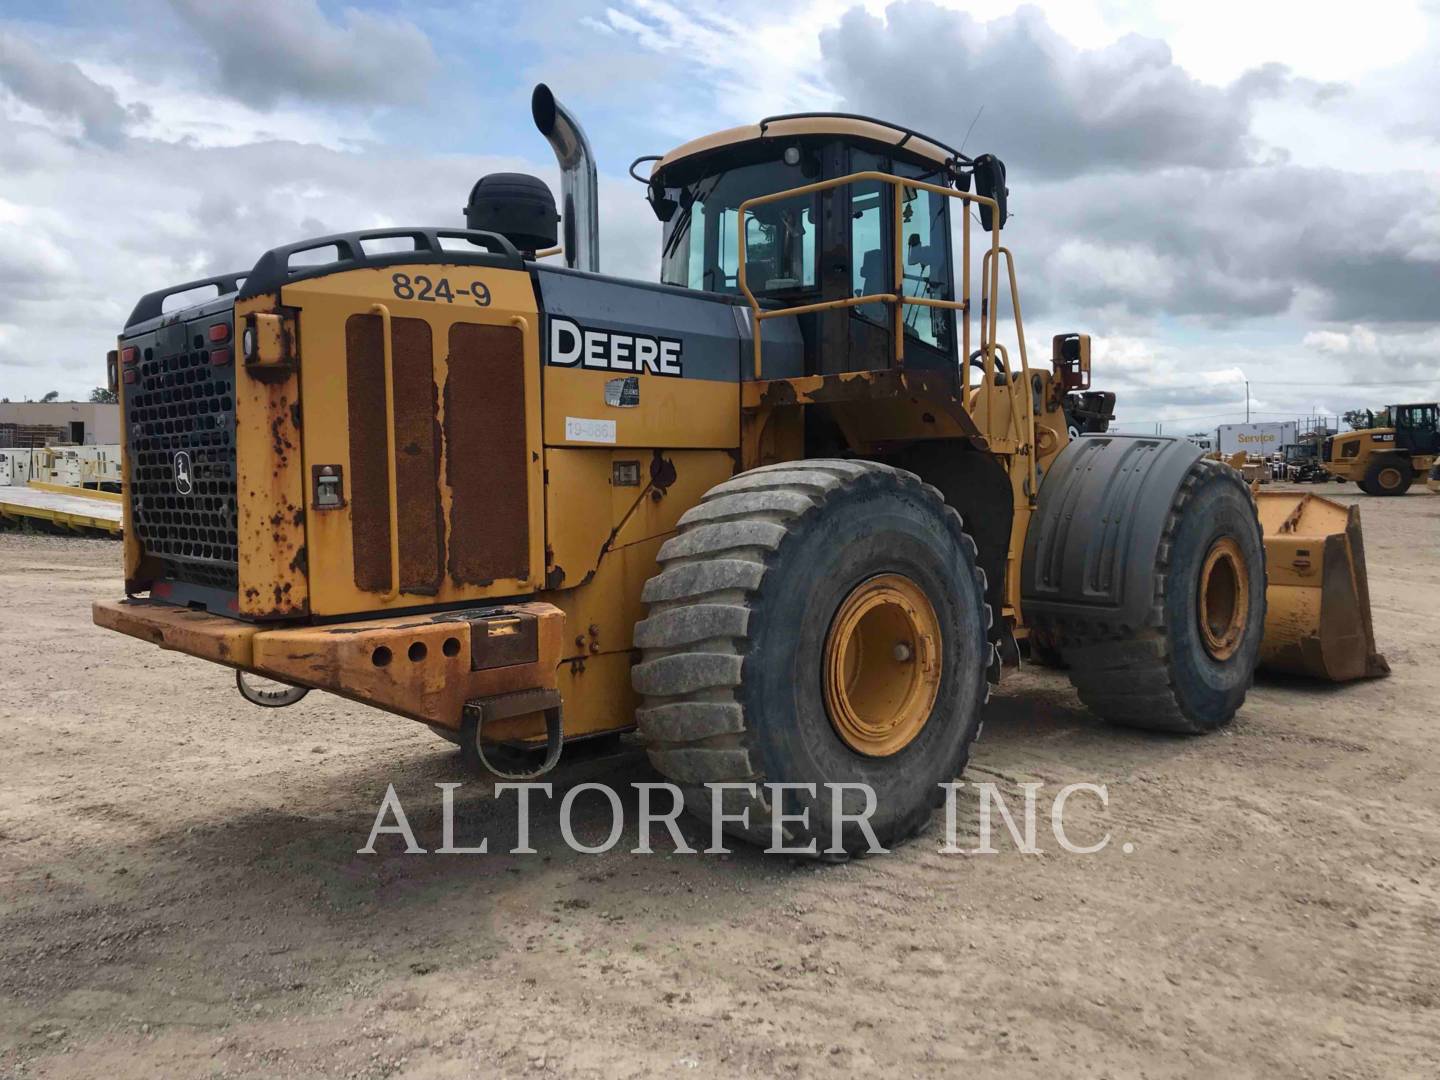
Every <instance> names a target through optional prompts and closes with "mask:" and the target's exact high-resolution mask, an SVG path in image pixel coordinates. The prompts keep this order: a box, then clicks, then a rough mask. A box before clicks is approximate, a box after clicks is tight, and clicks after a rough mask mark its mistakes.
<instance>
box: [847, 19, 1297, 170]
mask: <svg viewBox="0 0 1440 1080" xmlns="http://www.w3.org/2000/svg"><path fill="white" fill-rule="evenodd" d="M820 47H821V53H822V56H823V62H824V67H825V72H826V74H827V76H828V77H829V80H830V82H831V84H832V85H833V86H834V87H835V89H836V90H837V91H838V92H839V93H840V95H841V97H842V98H843V99H844V102H845V104H846V107H851V108H857V109H858V108H859V107H860V106H862V105H868V106H871V107H873V106H874V105H875V103H877V102H883V103H884V104H885V108H884V109H883V112H884V113H885V114H886V115H897V114H898V115H901V116H904V117H905V118H906V119H907V120H908V121H909V122H910V123H912V124H914V125H915V126H916V127H918V128H920V129H921V130H922V131H930V132H933V133H934V134H935V135H937V136H939V137H941V138H947V139H950V140H952V141H953V142H955V143H958V142H959V141H960V139H961V138H963V137H964V134H965V129H966V127H967V126H968V125H969V123H970V121H971V119H972V118H973V117H974V116H975V114H976V112H977V110H979V109H980V107H981V106H984V110H985V111H984V113H983V115H982V116H981V119H980V121H979V123H978V124H977V126H976V130H975V132H974V134H973V135H972V137H971V146H970V147H969V148H970V149H972V150H973V149H974V148H976V147H979V148H982V149H991V148H994V147H999V146H1003V147H1004V154H1003V155H1002V156H1004V157H1005V158H1006V160H1007V162H1009V163H1013V164H1014V165H1016V166H1018V167H1020V168H1023V169H1025V170H1026V171H1028V172H1030V173H1031V174H1033V175H1061V176H1068V175H1074V174H1076V173H1082V172H1086V171H1090V170H1093V169H1154V168H1160V167H1164V166H1169V165H1204V166H1208V167H1211V168H1216V167H1227V166H1233V165H1240V164H1244V163H1245V162H1247V161H1249V160H1251V159H1252V157H1253V156H1254V154H1255V150H1256V147H1255V145H1254V142H1253V140H1252V139H1251V138H1250V136H1249V127H1250V105H1251V103H1252V102H1253V101H1254V100H1256V99H1257V98H1258V97H1260V96H1264V95H1269V94H1274V93H1277V92H1280V91H1281V90H1283V88H1284V87H1285V85H1286V83H1287V78H1286V76H1285V73H1284V69H1283V68H1280V67H1278V66H1268V67H1266V68H1261V69H1259V70H1257V71H1255V72H1252V73H1250V74H1249V75H1247V76H1244V77H1242V78H1241V79H1239V80H1237V81H1236V82H1235V83H1233V84H1231V85H1230V86H1228V87H1224V88H1219V87H1214V86H1208V85H1206V84H1204V83H1201V82H1199V81H1197V80H1196V79H1194V78H1192V77H1191V76H1190V75H1189V74H1188V73H1187V72H1186V71H1185V70H1184V69H1183V68H1181V67H1179V66H1178V65H1176V64H1175V62H1174V60H1173V59H1172V57H1171V55H1170V48H1169V46H1168V45H1166V44H1165V43H1164V42H1163V41H1156V40H1154V39H1151V38H1142V37H1139V36H1136V35H1133V34H1132V35H1129V36H1126V37H1124V38H1121V39H1120V40H1119V41H1117V42H1115V43H1114V44H1113V45H1109V46H1107V47H1105V48H1103V49H1080V48H1077V47H1076V46H1075V45H1072V44H1071V43H1070V42H1068V41H1066V40H1065V39H1064V38H1062V37H1061V36H1060V35H1059V34H1057V33H1056V32H1055V31H1054V30H1053V29H1052V28H1051V27H1050V25H1049V23H1048V22H1046V20H1045V16H1044V15H1043V14H1042V13H1041V12H1040V11H1039V10H1038V9H1036V8H1031V7H1024V8H1020V9H1019V10H1018V11H1016V12H1015V14H1013V15H1007V16H1003V17H1001V18H997V19H994V20H992V21H990V22H982V21H980V20H979V19H976V18H974V17H973V16H971V15H968V14H966V13H964V12H956V11H947V10H945V9H943V8H939V7H936V6H935V5H933V4H930V3H927V2H925V0H908V2H904V3H897V4H894V5H892V6H891V7H889V8H888V9H887V11H886V18H885V19H884V20H881V19H878V18H876V17H875V16H872V15H869V14H867V13H866V12H864V11H863V10H860V9H858V8H857V9H854V10H852V11H850V12H848V13H847V14H846V15H845V16H844V17H843V18H842V19H841V21H840V24H839V26H837V27H835V28H834V29H831V30H826V31H824V32H823V33H821V35H820ZM901 73H903V74H901Z"/></svg>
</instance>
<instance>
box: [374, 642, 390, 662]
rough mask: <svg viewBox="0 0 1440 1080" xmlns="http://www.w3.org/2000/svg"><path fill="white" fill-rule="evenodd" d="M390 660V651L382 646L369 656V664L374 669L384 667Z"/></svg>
mask: <svg viewBox="0 0 1440 1080" xmlns="http://www.w3.org/2000/svg"><path fill="white" fill-rule="evenodd" d="M390 658H391V654H390V650H389V648H387V647H386V646H384V645H381V646H380V647H379V648H378V649H376V650H375V651H374V652H372V653H371V654H370V662H371V663H372V664H374V665H375V666H376V667H384V666H385V665H386V664H388V663H390Z"/></svg>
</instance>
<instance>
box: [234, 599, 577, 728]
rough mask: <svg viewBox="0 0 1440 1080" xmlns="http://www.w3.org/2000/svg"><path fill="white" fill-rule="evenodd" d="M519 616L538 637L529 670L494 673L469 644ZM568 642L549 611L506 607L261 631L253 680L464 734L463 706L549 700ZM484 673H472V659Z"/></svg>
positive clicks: (484, 655)
mask: <svg viewBox="0 0 1440 1080" xmlns="http://www.w3.org/2000/svg"><path fill="white" fill-rule="evenodd" d="M514 616H522V617H524V618H526V619H528V620H530V622H531V624H532V625H533V626H534V628H535V643H536V648H535V654H534V657H533V659H531V660H530V661H529V662H521V663H514V664H505V665H501V666H495V665H493V664H492V663H491V661H492V659H493V658H492V657H491V656H490V653H489V650H488V649H487V648H486V647H485V646H484V645H482V644H477V643H475V642H473V641H472V635H474V634H475V633H476V632H477V629H476V628H477V627H479V628H481V629H485V628H486V626H487V623H488V622H490V621H492V620H495V619H499V620H502V621H508V619H510V618H512V617H514ZM564 638H565V617H564V615H563V614H562V613H561V612H560V610H559V609H558V608H556V607H554V606H552V605H550V604H545V603H523V604H510V605H506V606H504V607H502V608H490V609H483V610H480V611H475V612H466V611H458V612H445V613H441V614H434V615H415V616H409V617H400V618H391V619H383V620H374V621H368V622H351V623H343V624H339V625H335V626H297V627H290V628H286V629H280V630H268V631H265V630H262V631H261V632H260V633H258V634H256V635H255V637H254V639H253V645H252V652H253V656H252V670H254V671H257V672H259V673H260V674H262V675H268V676H270V677H272V678H278V679H282V680H284V681H286V682H292V683H296V684H298V685H301V686H311V687H315V688H317V689H320V690H328V691H330V692H331V693H335V694H339V695H341V696H342V697H347V698H350V699H352V700H354V701H359V702H362V703H364V704H366V705H373V706H375V707H376V708H379V709H386V710H388V711H390V712H393V713H399V714H400V715H401V716H409V717H411V718H413V719H416V720H423V721H424V722H426V723H429V724H438V725H441V726H442V727H447V728H458V727H459V726H460V720H461V713H462V710H463V708H464V705H465V702H467V701H474V700H476V699H478V698H485V697H494V696H496V695H499V694H509V693H514V692H516V691H519V690H532V689H547V690H553V689H554V688H555V683H556V672H557V668H556V665H557V664H558V662H559V659H560V653H561V647H562V644H563V642H564ZM475 655H478V656H479V657H480V659H481V662H482V664H484V665H485V666H484V667H482V668H480V669H478V670H477V669H474V667H473V660H472V656H475Z"/></svg>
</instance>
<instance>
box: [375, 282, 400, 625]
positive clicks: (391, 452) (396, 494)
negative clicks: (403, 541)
mask: <svg viewBox="0 0 1440 1080" xmlns="http://www.w3.org/2000/svg"><path fill="white" fill-rule="evenodd" d="M370 310H371V311H373V312H375V313H376V314H377V315H379V316H380V336H381V339H382V340H383V342H384V348H383V351H382V355H383V356H384V358H385V483H386V489H387V493H388V495H389V497H390V506H389V510H390V588H389V589H388V590H386V592H385V593H384V597H383V598H384V599H386V600H394V599H395V598H396V597H398V596H399V595H400V490H399V488H400V485H399V478H398V477H397V476H396V475H395V350H394V347H393V346H392V344H391V341H390V309H389V308H388V307H386V306H385V305H384V304H371V305H370Z"/></svg>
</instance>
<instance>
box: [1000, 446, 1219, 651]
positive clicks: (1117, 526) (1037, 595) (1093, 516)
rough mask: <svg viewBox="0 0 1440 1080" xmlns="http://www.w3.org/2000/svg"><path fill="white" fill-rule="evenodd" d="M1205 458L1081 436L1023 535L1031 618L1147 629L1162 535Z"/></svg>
mask: <svg viewBox="0 0 1440 1080" xmlns="http://www.w3.org/2000/svg"><path fill="white" fill-rule="evenodd" d="M1202 454H1203V451H1202V450H1201V449H1200V448H1199V447H1198V446H1195V445H1194V444H1193V443H1191V442H1189V441H1188V440H1186V439H1182V438H1177V437H1174V436H1160V435H1111V434H1105V435H1084V436H1082V437H1080V438H1079V439H1076V440H1075V441H1074V442H1072V443H1071V444H1070V445H1069V446H1067V447H1066V448H1065V449H1064V450H1062V451H1061V452H1060V455H1059V456H1058V457H1057V458H1056V459H1055V463H1054V465H1052V466H1051V468H1050V471H1049V472H1048V473H1046V475H1045V479H1044V481H1043V483H1042V484H1041V485H1040V494H1039V497H1038V500H1037V503H1036V507H1035V512H1034V514H1033V515H1032V516H1031V519H1030V528H1029V529H1028V530H1027V532H1026V534H1025V555H1024V560H1023V562H1022V564H1021V577H1020V581H1021V603H1022V604H1023V606H1024V611H1025V615H1026V618H1027V621H1033V620H1034V618H1035V617H1036V616H1040V617H1042V618H1043V617H1045V616H1047V615H1053V616H1065V617H1069V618H1072V619H1074V618H1081V619H1086V620H1088V621H1090V622H1092V623H1098V624H1101V625H1103V626H1105V627H1107V628H1109V629H1113V630H1114V632H1115V633H1117V634H1119V635H1125V636H1128V635H1129V634H1132V633H1134V632H1135V631H1136V630H1138V629H1140V628H1141V627H1142V626H1145V625H1146V624H1147V623H1150V622H1151V621H1152V616H1153V615H1154V614H1155V613H1154V611H1153V608H1154V604H1155V565H1156V556H1157V554H1158V553H1159V547H1160V538H1161V536H1162V535H1163V533H1164V530H1165V522H1166V519H1167V518H1168V517H1169V515H1170V508H1171V507H1172V506H1173V505H1174V502H1175V496H1176V494H1177V493H1178V492H1179V490H1180V485H1181V484H1182V483H1183V482H1184V480H1185V475H1186V473H1188V472H1189V471H1190V467H1191V466H1192V465H1194V464H1195V462H1196V461H1197V460H1198V459H1199V458H1200V457H1201V455H1202Z"/></svg>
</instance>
